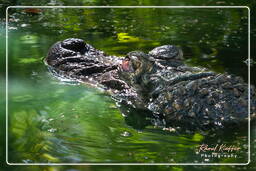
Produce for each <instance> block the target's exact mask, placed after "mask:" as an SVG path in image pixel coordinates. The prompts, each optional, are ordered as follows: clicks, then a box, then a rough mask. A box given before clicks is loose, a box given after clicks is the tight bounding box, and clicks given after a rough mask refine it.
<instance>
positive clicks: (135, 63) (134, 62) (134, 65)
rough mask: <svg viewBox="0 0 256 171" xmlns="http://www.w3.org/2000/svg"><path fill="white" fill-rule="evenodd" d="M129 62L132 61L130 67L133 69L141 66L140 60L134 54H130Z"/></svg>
mask: <svg viewBox="0 0 256 171" xmlns="http://www.w3.org/2000/svg"><path fill="white" fill-rule="evenodd" d="M130 60H131V63H132V68H133V69H134V70H137V69H138V68H140V67H141V61H140V60H139V59H138V57H136V56H131V57H130Z"/></svg>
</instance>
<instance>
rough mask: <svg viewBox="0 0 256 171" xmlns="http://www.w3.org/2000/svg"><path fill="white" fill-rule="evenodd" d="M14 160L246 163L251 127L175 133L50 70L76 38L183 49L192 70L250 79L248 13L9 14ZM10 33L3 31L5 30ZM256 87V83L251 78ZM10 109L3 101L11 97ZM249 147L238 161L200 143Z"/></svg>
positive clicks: (102, 44)
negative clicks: (50, 55) (59, 50)
mask: <svg viewBox="0 0 256 171" xmlns="http://www.w3.org/2000/svg"><path fill="white" fill-rule="evenodd" d="M9 13H10V15H9V32H8V33H9V39H8V40H9V43H8V47H9V48H8V54H9V58H8V75H9V81H8V89H9V92H8V97H9V100H8V104H9V105H8V119H9V122H8V154H9V155H8V161H9V162H10V163H48V162H49V163H86V162H106V163H119V162H124V163H131V162H133V163H194V162H197V163H201V162H206V163H212V162H222V163H246V162H247V161H248V158H247V151H248V145H247V144H248V140H247V138H248V137H247V135H248V132H247V128H238V129H236V130H226V131H224V132H221V131H219V132H217V133H216V134H211V135H208V134H206V135H203V134H202V133H200V132H196V133H175V132H170V131H166V130H163V129H162V128H161V127H154V126H152V125H150V124H148V123H149V118H145V117H143V116H140V114H139V113H136V112H135V113H133V114H131V116H129V117H123V116H122V113H121V112H120V110H119V108H118V107H117V106H116V105H115V102H114V101H113V100H112V99H111V97H109V96H108V95H107V94H105V93H104V92H102V91H101V90H98V89H96V88H91V87H87V86H85V85H83V84H77V83H74V82H69V81H63V80H59V79H57V78H54V77H53V76H52V75H51V74H50V72H49V71H48V69H47V67H46V66H45V65H44V63H43V59H44V57H45V56H46V54H47V51H48V49H49V47H50V46H51V45H52V44H53V43H55V42H56V41H59V40H63V39H65V38H69V37H78V38H82V39H84V40H85V41H86V42H88V43H89V44H92V45H93V46H94V47H96V48H98V49H101V50H104V51H105V52H106V53H108V54H113V55H117V56H122V55H125V54H126V53H127V52H129V51H132V50H142V51H144V52H147V51H149V50H151V49H152V48H154V47H156V46H159V45H164V44H175V45H178V46H180V47H181V48H182V50H183V52H184V57H185V62H186V63H187V64H188V65H193V66H203V67H207V68H209V69H211V70H214V71H216V72H229V73H232V74H236V75H239V76H241V77H243V78H244V79H245V80H247V65H246V64H245V63H244V62H243V61H245V60H246V59H247V57H248V39H247V34H248V32H247V29H248V15H247V14H248V13H247V9H246V8H243V9H154V8H153V9H152V8H147V9H63V8H62V9H42V10H41V11H40V13H37V14H29V13H28V12H26V11H24V9H10V10H9ZM1 29H2V30H1V34H3V32H4V30H3V28H1ZM252 82H253V83H255V80H252ZM1 103H3V104H4V101H3V99H1ZM203 143H206V144H209V145H216V144H228V145H235V146H238V147H240V148H241V150H240V151H239V152H235V153H233V154H236V155H237V157H236V158H235V157H231V158H227V157H221V158H208V157H207V158H205V157H202V156H201V154H197V153H196V152H195V150H196V149H197V146H198V145H200V144H203Z"/></svg>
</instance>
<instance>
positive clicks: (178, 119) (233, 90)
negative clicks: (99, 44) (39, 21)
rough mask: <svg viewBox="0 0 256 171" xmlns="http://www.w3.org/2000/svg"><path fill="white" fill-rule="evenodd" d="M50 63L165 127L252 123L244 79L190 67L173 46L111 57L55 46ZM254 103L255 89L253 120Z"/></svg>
mask: <svg viewBox="0 0 256 171" xmlns="http://www.w3.org/2000/svg"><path fill="white" fill-rule="evenodd" d="M46 62H47V64H48V65H49V67H50V68H51V70H52V71H54V72H55V73H57V74H58V75H61V76H65V77H69V78H71V79H76V80H78V81H81V82H85V83H89V84H91V85H96V86H98V87H102V88H105V89H107V90H109V91H110V92H111V94H112V96H113V98H114V99H115V100H117V101H118V102H119V103H123V104H127V105H130V106H132V107H133V108H135V109H142V110H149V111H150V112H152V113H153V114H154V115H155V116H156V115H158V116H161V118H163V119H164V122H166V126H175V127H184V126H185V127H186V128H188V129H191V130H193V129H194V130H209V129H215V128H223V127H224V126H226V125H227V126H228V125H232V126H238V125H240V124H242V123H245V122H246V121H247V119H248V85H247V84H246V83H245V82H244V81H243V80H242V79H241V78H240V77H236V76H233V75H228V74H218V73H215V72H211V71H208V70H207V69H205V68H198V67H189V66H187V65H185V64H184V63H183V62H182V52H181V50H180V49H178V48H177V47H175V46H172V45H164V46H160V47H157V48H155V49H153V50H152V51H150V52H149V53H148V54H145V53H143V52H137V51H134V52H130V53H128V54H127V56H126V57H115V56H108V55H106V54H105V53H104V52H102V51H99V50H97V49H95V48H93V47H92V46H91V45H89V44H86V43H85V42H84V41H83V40H81V39H74V38H71V39H66V40H64V41H62V42H57V43H56V44H54V45H53V46H52V47H51V48H50V50H49V53H48V56H47V58H46ZM255 106H256V100H255V91H254V87H253V86H251V116H252V118H254V117H255V111H256V107H255Z"/></svg>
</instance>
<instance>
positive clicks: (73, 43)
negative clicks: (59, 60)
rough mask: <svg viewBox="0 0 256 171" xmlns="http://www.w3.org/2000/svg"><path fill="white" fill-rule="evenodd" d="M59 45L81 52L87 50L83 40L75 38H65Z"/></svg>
mask: <svg viewBox="0 0 256 171" xmlns="http://www.w3.org/2000/svg"><path fill="white" fill-rule="evenodd" d="M61 46H62V47H63V48H65V49H69V50H73V51H75V52H80V53H81V54H84V53H85V52H86V51H88V50H89V49H88V47H87V46H86V43H85V42H84V40H82V39H77V38H69V39H66V40H64V41H62V42H61Z"/></svg>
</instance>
